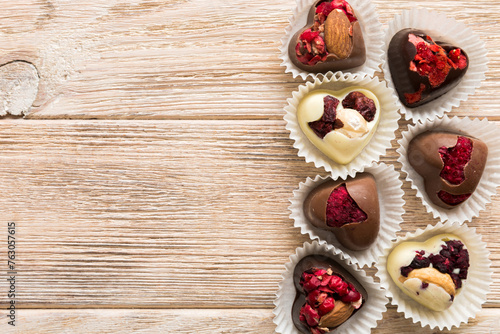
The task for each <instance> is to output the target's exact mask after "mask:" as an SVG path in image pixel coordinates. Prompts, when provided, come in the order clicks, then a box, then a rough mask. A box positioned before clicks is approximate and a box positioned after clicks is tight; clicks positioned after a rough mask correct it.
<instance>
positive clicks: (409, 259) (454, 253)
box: [387, 234, 469, 311]
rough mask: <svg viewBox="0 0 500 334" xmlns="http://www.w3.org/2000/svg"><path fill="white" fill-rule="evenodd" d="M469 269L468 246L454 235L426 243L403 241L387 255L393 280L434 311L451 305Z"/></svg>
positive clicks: (436, 238) (407, 293) (432, 239)
mask: <svg viewBox="0 0 500 334" xmlns="http://www.w3.org/2000/svg"><path fill="white" fill-rule="evenodd" d="M468 269H469V252H468V251H467V247H466V245H465V243H464V242H463V240H461V239H460V238H458V237H457V236H455V235H452V234H440V235H436V236H434V237H432V238H430V239H428V240H426V241H425V242H411V241H407V242H402V243H401V244H399V245H398V246H396V247H395V248H394V249H393V250H392V251H391V253H390V254H389V257H388V258H387V271H388V273H389V275H390V276H391V278H392V280H393V281H394V283H396V285H397V286H398V287H399V288H400V289H401V290H402V291H403V292H404V293H405V294H406V295H408V296H410V297H411V298H413V299H414V300H416V301H417V302H419V303H420V304H422V305H424V306H426V307H428V308H430V309H432V310H434V311H443V310H445V309H447V308H448V307H450V306H451V304H452V303H453V300H454V299H455V296H456V294H457V293H459V292H460V289H461V287H462V284H463V280H465V279H467V273H468Z"/></svg>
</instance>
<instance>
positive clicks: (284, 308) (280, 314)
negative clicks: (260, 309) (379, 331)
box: [273, 241, 388, 334]
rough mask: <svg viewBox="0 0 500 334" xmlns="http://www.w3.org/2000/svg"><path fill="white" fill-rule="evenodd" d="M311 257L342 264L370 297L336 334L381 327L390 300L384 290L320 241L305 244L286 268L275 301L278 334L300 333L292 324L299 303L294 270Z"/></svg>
mask: <svg viewBox="0 0 500 334" xmlns="http://www.w3.org/2000/svg"><path fill="white" fill-rule="evenodd" d="M308 255H324V256H327V257H329V258H331V259H333V260H335V261H336V262H338V263H339V264H341V265H342V266H343V267H344V268H345V269H346V270H347V271H348V272H349V273H350V274H352V275H353V276H354V277H355V278H356V279H357V280H358V282H359V283H360V284H361V285H362V286H363V287H364V288H365V290H366V292H367V295H368V298H367V300H366V302H365V303H364V304H363V306H362V307H361V308H360V309H359V311H358V312H356V313H355V314H354V315H353V316H352V317H350V318H349V319H348V320H347V321H346V322H344V323H343V324H342V325H340V326H339V327H337V328H336V329H335V333H336V334H347V333H357V334H363V333H370V331H371V329H372V328H375V327H376V326H377V320H380V319H382V313H384V312H385V311H386V306H385V305H386V304H387V301H388V300H387V298H386V297H385V296H384V291H383V290H382V289H381V288H380V285H379V284H378V283H375V282H374V281H373V278H371V277H370V276H366V273H365V271H364V270H361V269H358V268H357V267H356V265H354V264H352V263H349V261H348V260H346V259H344V258H343V256H342V255H341V254H336V253H335V251H334V250H333V248H332V247H331V246H328V245H326V244H322V245H320V244H319V243H318V242H317V241H313V242H312V243H308V242H306V243H304V245H303V247H299V248H297V250H296V253H295V254H293V255H291V256H290V262H288V263H287V264H286V265H285V268H286V270H285V272H284V273H283V275H282V277H283V280H282V281H281V282H280V283H279V290H278V292H277V293H276V299H275V300H274V305H275V308H274V310H273V313H274V315H275V317H274V319H273V321H274V323H275V324H276V332H277V333H282V334H300V332H299V330H298V329H297V328H296V327H295V325H294V324H293V321H292V305H293V302H294V300H295V296H296V290H295V286H294V282H293V271H294V269H295V266H296V265H297V263H298V262H299V261H300V260H301V259H302V258H304V257H306V256H308Z"/></svg>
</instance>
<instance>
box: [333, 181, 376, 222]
mask: <svg viewBox="0 0 500 334" xmlns="http://www.w3.org/2000/svg"><path fill="white" fill-rule="evenodd" d="M367 218H368V216H367V214H366V213H365V212H364V211H363V210H361V209H360V208H359V206H358V204H357V203H356V202H355V201H354V199H353V198H352V197H351V195H349V193H348V191H347V188H346V185H345V183H342V184H341V185H340V186H338V187H337V188H335V189H334V190H333V191H332V192H331V194H330V197H328V202H327V205H326V224H327V225H328V226H331V227H342V226H343V225H345V224H349V223H359V222H363V221H365V220H366V219H367Z"/></svg>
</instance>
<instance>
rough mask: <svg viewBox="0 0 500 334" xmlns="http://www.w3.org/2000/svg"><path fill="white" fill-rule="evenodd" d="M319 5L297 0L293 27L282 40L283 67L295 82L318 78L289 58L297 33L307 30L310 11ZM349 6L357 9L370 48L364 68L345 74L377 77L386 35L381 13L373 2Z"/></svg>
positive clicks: (352, 2) (361, 0)
mask: <svg viewBox="0 0 500 334" xmlns="http://www.w3.org/2000/svg"><path fill="white" fill-rule="evenodd" d="M315 2H316V0H297V7H296V8H295V10H294V11H293V15H292V16H291V17H290V18H289V21H290V24H289V25H288V26H287V27H286V29H285V36H284V37H283V38H282V39H281V47H280V59H281V60H282V61H283V62H282V63H281V66H284V67H285V73H291V74H292V75H293V77H294V78H296V77H298V76H300V77H301V78H302V79H304V80H305V79H306V78H307V77H308V76H311V77H316V76H317V75H318V74H317V73H311V72H306V71H304V70H302V69H300V68H298V67H297V66H295V65H294V64H293V63H292V62H291V60H290V56H289V55H288V44H289V43H290V40H291V39H292V37H293V36H294V35H295V33H297V31H299V30H300V29H302V28H304V27H305V25H306V22H307V15H308V14H309V10H310V8H311V6H313V5H314V3H315ZM347 2H348V3H349V4H350V5H351V7H352V8H353V9H354V12H355V13H356V17H357V18H358V21H359V24H360V26H361V31H362V33H363V38H364V41H365V48H366V61H365V62H364V64H362V65H360V66H357V67H354V68H351V69H346V70H343V72H350V73H361V74H367V75H369V76H373V75H374V73H375V72H377V71H380V65H381V63H382V56H383V48H382V46H383V38H384V34H383V28H382V25H381V24H380V22H379V20H378V14H377V10H376V8H375V5H373V3H372V2H371V1H369V0H349V1H347ZM328 73H331V72H328ZM324 74H326V73H324Z"/></svg>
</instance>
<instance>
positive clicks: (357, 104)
mask: <svg viewBox="0 0 500 334" xmlns="http://www.w3.org/2000/svg"><path fill="white" fill-rule="evenodd" d="M342 106H343V107H344V108H350V109H354V110H357V111H358V112H359V113H360V114H361V116H363V118H364V119H365V120H366V121H367V122H371V121H373V119H374V118H375V113H376V112H377V108H376V107H375V102H374V101H373V100H372V99H370V98H369V97H367V96H366V95H365V94H363V93H361V92H350V93H349V94H347V96H346V97H344V100H343V101H342Z"/></svg>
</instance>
